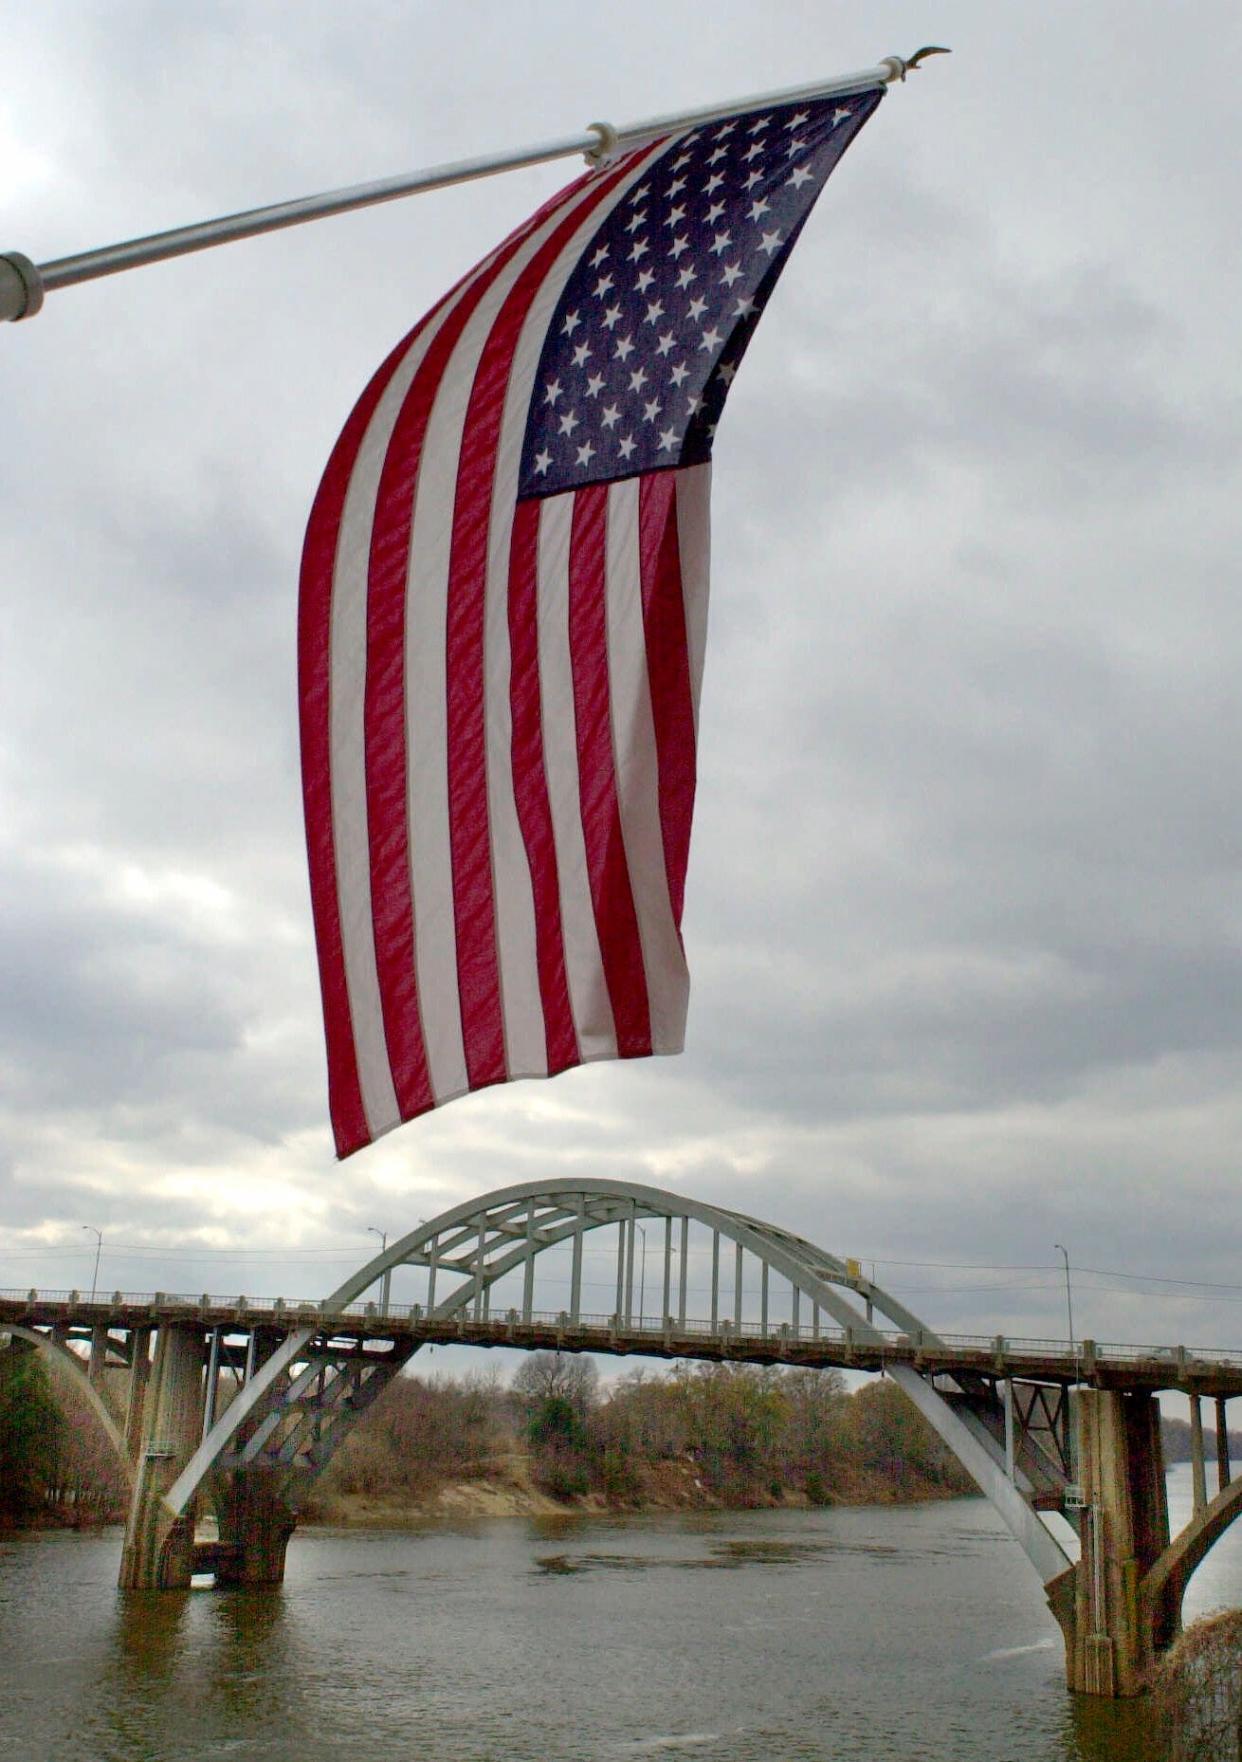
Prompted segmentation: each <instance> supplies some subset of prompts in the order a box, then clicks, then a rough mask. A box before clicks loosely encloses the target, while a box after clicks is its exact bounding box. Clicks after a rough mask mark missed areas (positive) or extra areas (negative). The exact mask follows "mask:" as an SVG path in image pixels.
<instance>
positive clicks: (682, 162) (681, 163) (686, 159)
mask: <svg viewBox="0 0 1242 1762" xmlns="http://www.w3.org/2000/svg"><path fill="white" fill-rule="evenodd" d="M693 158H694V154H693V153H683V154H682V156H681V158H680V159H674V161H673V170H674V171H682V170H684V168H685V167H686V166H687V165H689V163H690V161H691V160H692V159H693Z"/></svg>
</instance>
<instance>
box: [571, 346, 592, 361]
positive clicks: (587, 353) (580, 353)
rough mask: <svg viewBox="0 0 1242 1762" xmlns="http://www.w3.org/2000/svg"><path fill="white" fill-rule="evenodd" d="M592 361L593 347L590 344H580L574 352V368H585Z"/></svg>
mask: <svg viewBox="0 0 1242 1762" xmlns="http://www.w3.org/2000/svg"><path fill="white" fill-rule="evenodd" d="M590 359H591V345H590V344H589V343H579V344H578V347H577V348H576V349H575V350H574V366H575V367H585V366H586V364H587V362H588V361H589V360H590Z"/></svg>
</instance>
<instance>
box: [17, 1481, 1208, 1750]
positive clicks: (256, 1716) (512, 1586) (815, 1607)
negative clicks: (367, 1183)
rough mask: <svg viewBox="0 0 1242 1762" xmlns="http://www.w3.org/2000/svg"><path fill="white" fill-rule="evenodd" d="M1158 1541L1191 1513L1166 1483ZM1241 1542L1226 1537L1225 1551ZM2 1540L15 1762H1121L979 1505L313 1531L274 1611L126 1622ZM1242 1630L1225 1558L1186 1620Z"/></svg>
mask: <svg viewBox="0 0 1242 1762" xmlns="http://www.w3.org/2000/svg"><path fill="white" fill-rule="evenodd" d="M1170 1491H1171V1503H1172V1505H1173V1507H1174V1523H1175V1525H1177V1524H1179V1523H1180V1521H1181V1520H1182V1519H1183V1517H1184V1514H1185V1512H1186V1510H1187V1508H1188V1506H1189V1482H1188V1476H1187V1472H1186V1471H1185V1470H1184V1469H1178V1470H1174V1471H1173V1473H1172V1474H1171V1476H1170ZM1239 1530H1240V1531H1242V1526H1239ZM119 1552H120V1535H119V1532H115V1531H109V1532H106V1533H105V1534H104V1535H102V1536H100V1535H87V1534H80V1535H74V1534H68V1533H49V1532H44V1533H36V1534H26V1535H20V1536H16V1537H14V1536H8V1537H4V1538H0V1756H3V1757H4V1758H5V1759H6V1762H8V1759H10V1758H11V1759H12V1762H53V1759H55V1762H204V1759H206V1758H212V1759H213V1762H214V1759H216V1758H230V1759H235V1762H260V1759H262V1762H345V1759H346V1758H349V1762H366V1759H368V1758H370V1757H372V1756H379V1755H381V1754H383V1753H384V1752H386V1751H387V1752H388V1753H390V1754H391V1755H392V1756H393V1757H399V1758H402V1759H403V1762H404V1759H405V1758H411V1759H413V1758H418V1759H419V1762H638V1759H642V1758H652V1759H656V1762H658V1759H660V1758H673V1759H677V1758H696V1757H702V1758H704V1762H800V1759H802V1758H806V1759H811V1758H814V1759H815V1762H821V1759H825V1762H826V1759H829V1758H831V1759H833V1762H836V1759H838V1758H839V1759H840V1762H847V1759H848V1762H941V1759H943V1762H1054V1759H1055V1762H1074V1759H1080V1762H1122V1759H1124V1762H1136V1759H1137V1758H1138V1757H1139V1756H1140V1755H1141V1754H1142V1741H1141V1735H1142V1729H1143V1723H1144V1722H1143V1712H1142V1709H1141V1707H1136V1706H1134V1705H1125V1704H1121V1705H1102V1704H1099V1703H1091V1702H1085V1701H1082V1700H1078V1699H1076V1698H1071V1697H1070V1696H1068V1695H1067V1694H1066V1692H1065V1689H1064V1686H1063V1675H1062V1670H1063V1665H1062V1651H1061V1642H1060V1637H1059V1633H1058V1630H1057V1628H1056V1626H1055V1623H1054V1622H1053V1620H1052V1617H1051V1616H1050V1614H1049V1613H1048V1610H1047V1607H1046V1605H1045V1603H1044V1600H1043V1593H1042V1591H1041V1589H1040V1587H1039V1585H1038V1583H1037V1582H1036V1581H1035V1578H1034V1575H1033V1574H1031V1573H1030V1571H1029V1569H1028V1568H1027V1566H1026V1563H1025V1561H1024V1560H1023V1559H1022V1558H1021V1557H1020V1555H1019V1554H1018V1551H1017V1548H1016V1546H1015V1545H1014V1544H1013V1543H1012V1542H1011V1541H1010V1540H1009V1538H1008V1536H1007V1534H1006V1533H1005V1532H1004V1531H1003V1530H1002V1529H1001V1528H1000V1526H999V1524H998V1522H997V1520H996V1518H995V1517H994V1516H993V1514H992V1512H991V1509H990V1507H989V1506H987V1505H986V1504H985V1503H984V1502H983V1501H982V1500H979V1499H963V1500H955V1501H952V1502H951V1503H947V1504H932V1505H920V1506H906V1507H900V1506H899V1507H893V1506H888V1507H863V1508H848V1509H847V1508H839V1509H833V1510H821V1511H790V1512H782V1511H763V1512H725V1513H720V1512H713V1513H694V1514H678V1515H675V1516H670V1515H659V1516H646V1517H620V1518H596V1517H591V1518H577V1517H573V1518H564V1519H562V1518H555V1519H551V1520H549V1519H537V1520H536V1519H512V1520H495V1519H492V1520H489V1521H487V1522H480V1523H477V1524H469V1525H455V1526H453V1527H447V1526H445V1525H436V1526H434V1527H427V1528H423V1529H418V1530H402V1531H390V1530H386V1531H358V1530H351V1531H342V1530H311V1529H308V1530H305V1531H302V1532H300V1533H299V1534H298V1535H297V1536H295V1538H294V1540H293V1542H292V1544H291V1546H290V1549H289V1569H288V1576H287V1579H286V1582H285V1584H284V1585H283V1586H282V1587H280V1588H279V1589H275V1590H270V1591H262V1592H247V1591H234V1592H219V1593H218V1592H214V1591H208V1590H202V1591H199V1590H194V1591H191V1592H189V1593H188V1594H184V1595H163V1596H160V1595H156V1596H149V1595H147V1596H122V1595H121V1594H120V1593H118V1592H117V1590H116V1589H115V1577H116V1569H117V1563H118V1558H119ZM1233 1602H1238V1603H1242V1533H1236V1534H1233V1535H1231V1536H1228V1537H1226V1538H1225V1540H1224V1542H1222V1543H1221V1544H1220V1545H1219V1547H1218V1549H1217V1550H1216V1552H1215V1554H1214V1555H1213V1556H1210V1557H1209V1559H1208V1561H1207V1562H1205V1564H1204V1566H1203V1567H1202V1568H1201V1569H1200V1572H1199V1574H1198V1575H1197V1577H1196V1580H1195V1581H1194V1583H1193V1584H1192V1586H1191V1590H1190V1593H1189V1595H1188V1598H1187V1614H1188V1616H1190V1615H1194V1614H1196V1613H1201V1612H1202V1611H1203V1610H1205V1609H1207V1608H1211V1607H1214V1606H1218V1605H1220V1604H1223V1603H1233Z"/></svg>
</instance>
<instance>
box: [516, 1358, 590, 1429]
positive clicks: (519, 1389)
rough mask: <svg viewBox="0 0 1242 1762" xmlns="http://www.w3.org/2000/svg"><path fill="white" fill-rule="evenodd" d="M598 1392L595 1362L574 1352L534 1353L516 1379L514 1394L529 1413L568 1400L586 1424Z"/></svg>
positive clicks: (520, 1368) (521, 1368)
mask: <svg viewBox="0 0 1242 1762" xmlns="http://www.w3.org/2000/svg"><path fill="white" fill-rule="evenodd" d="M598 1389H599V1371H598V1370H597V1369H596V1368H595V1360H594V1359H593V1358H584V1357H582V1356H581V1355H580V1354H578V1353H574V1352H532V1353H531V1355H530V1357H529V1358H528V1359H526V1360H525V1361H524V1362H523V1363H522V1364H521V1365H520V1366H519V1368H518V1371H517V1374H516V1376H515V1377H514V1379H513V1393H514V1394H515V1395H516V1396H517V1397H518V1400H519V1401H520V1402H521V1403H522V1405H523V1407H524V1408H526V1409H527V1411H528V1412H533V1410H534V1409H535V1408H537V1407H539V1406H540V1405H542V1404H543V1403H544V1402H545V1401H567V1402H568V1403H569V1405H570V1406H571V1407H572V1408H573V1410H574V1413H575V1414H576V1415H577V1417H578V1419H579V1420H581V1421H583V1422H584V1423H585V1421H586V1417H587V1415H588V1414H589V1413H590V1411H591V1409H592V1408H593V1407H594V1406H595V1403H596V1401H597V1399H598Z"/></svg>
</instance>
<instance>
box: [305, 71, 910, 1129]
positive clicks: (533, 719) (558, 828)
mask: <svg viewBox="0 0 1242 1762" xmlns="http://www.w3.org/2000/svg"><path fill="white" fill-rule="evenodd" d="M881 96H882V92H881V91H880V90H871V91H867V92H862V93H859V94H857V95H854V96H849V97H844V98H842V97H831V98H823V99H818V100H811V101H803V102H801V103H798V104H785V105H779V106H776V107H769V108H767V109H765V110H763V111H758V112H750V113H745V114H739V115H736V116H731V117H725V118H722V119H720V120H718V121H715V122H712V123H709V124H706V125H700V126H698V127H695V128H690V129H687V130H686V131H685V132H680V133H675V134H671V135H666V136H664V137H662V138H660V139H657V140H652V141H649V142H647V143H645V144H643V145H640V146H638V147H635V148H633V149H631V150H629V151H627V152H625V153H624V154H623V155H621V156H619V157H617V158H616V159H615V160H613V161H612V162H611V163H605V164H603V165H601V166H600V167H598V168H596V169H594V170H592V171H591V172H589V173H588V174H587V175H585V176H584V177H582V178H580V179H579V180H578V181H576V182H575V183H573V184H571V185H570V186H569V187H568V188H567V189H565V190H562V191H561V192H560V193H559V194H557V195H556V196H554V197H553V198H552V199H551V201H549V202H548V203H547V204H546V205H545V206H544V207H543V208H541V209H540V210H539V212H538V213H537V214H535V215H534V216H533V217H532V218H531V219H530V220H528V221H527V222H526V223H525V224H524V225H523V226H521V227H519V228H518V230H517V231H516V232H514V233H513V234H512V235H511V236H510V237H509V238H508V239H506V240H505V242H504V243H503V244H502V245H500V246H499V247H498V248H497V249H496V250H495V251H493V252H492V253H491V255H490V256H488V257H487V258H485V259H484V261H483V262H482V263H480V264H479V265H478V267H477V268H475V269H473V270H471V271H470V273H469V274H468V275H466V276H464V277H463V279H462V280H461V281H460V282H459V283H458V284H457V286H456V287H455V288H453V289H452V291H451V292H450V293H448V294H447V295H446V296H445V297H444V298H443V299H442V300H441V301H440V302H439V303H438V304H437V305H436V306H435V307H433V309H432V310H431V311H430V312H429V313H428V314H427V316H426V317H425V318H424V319H423V320H422V321H421V322H420V323H419V324H418V325H416V326H415V328H414V329H413V330H412V331H411V332H410V334H409V335H408V336H407V337H406V338H405V339H404V340H403V341H402V342H401V343H400V344H399V345H398V346H397V348H396V349H395V350H394V351H393V352H392V354H391V355H390V356H389V357H388V359H387V360H386V361H385V362H384V364H383V366H382V367H381V368H380V369H379V371H378V373H377V374H376V375H375V377H374V378H373V379H372V381H371V383H370V385H369V386H368V387H367V389H366V391H365V392H364V393H363V395H362V397H361V399H360V400H359V402H358V404H357V406H356V408H355V409H354V411H353V414H352V415H351V416H350V418H349V421H348V423H347V424H346V426H345V429H344V431H343V433H342V434H341V437H340V440H339V441H338V443H337V445H336V448H335V450H334V451H333V454H332V457H331V459H330V461H329V464H328V467H327V470H326V472H325V474H324V478H323V481H322V483H321V485H320V488H319V492H318V495H317V497H316V500H315V504H314V508H313V511H312V513H311V518H310V524H309V527H308V530H307V535H306V544H305V551H304V556H303V564H302V582H301V602H300V612H299V673H300V695H301V732H302V768H303V792H304V799H305V810H306V826H307V840H308V845H309V855H310V874H311V895H312V904H313V910H314V918H315V929H316V937H317V942H318V950H319V967H320V980H321V985H322V991H323V1004H324V1018H325V1024H326V1031H327V1046H328V1080H329V1098H330V1106H331V1113H332V1122H333V1128H334V1131H335V1136H336V1146H337V1152H338V1154H339V1155H341V1156H347V1155H349V1154H350V1153H351V1152H352V1151H355V1150H357V1149H359V1148H360V1147H361V1146H363V1145H365V1144H369V1143H371V1142H372V1141H373V1140H374V1139H376V1138H378V1137H379V1136H380V1135H381V1134H382V1133H384V1132H387V1131H389V1130H391V1129H392V1128H393V1127H394V1126H396V1125H398V1124H399V1123H400V1122H401V1121H402V1120H408V1119H412V1118H413V1117H414V1116H416V1115H418V1114H420V1113H423V1112H425V1111H426V1110H427V1109H429V1108H432V1107H436V1106H438V1105H440V1104H441V1103H443V1102H445V1101H449V1100H451V1099H453V1098H454V1097H456V1096H459V1095H463V1094H465V1093H466V1092H468V1091H470V1090H474V1089H480V1088H483V1087H484V1086H485V1085H487V1084H491V1083H499V1082H504V1081H507V1080H509V1079H512V1078H516V1077H531V1076H549V1075H552V1074H554V1073H556V1072H558V1071H563V1070H566V1069H568V1068H569V1067H570V1066H573V1065H578V1064H583V1063H586V1062H588V1061H591V1060H595V1059H612V1058H639V1057H643V1056H646V1055H649V1054H652V1053H673V1052H680V1051H681V1049H682V1045H683V1041H684V1034H685V1020H686V1005H687V996H688V988H689V981H688V973H687V968H686V961H685V955H684V951H683V947H682V939H681V916H682V901H683V897H684V891H685V879H686V862H687V855H688V850H689V841H690V821H691V812H692V808H693V801H694V787H695V751H696V739H697V720H698V703H699V685H700V680H701V677H702V671H703V649H704V639H705V633H706V617H707V573H708V492H709V482H710V472H711V464H710V461H711V453H712V445H713V441H714V437H715V433H716V424H717V422H718V420H719V418H720V414H721V410H722V409H723V406H724V402H725V399H726V397H727V396H728V392H729V387H730V385H731V384H732V382H733V376H734V374H735V373H736V371H737V368H738V364H739V362H740V361H741V358H742V356H743V354H744V353H745V350H746V346H747V344H748V342H749V340H750V337H751V334H752V333H753V331H754V328H755V325H756V323H757V322H758V319H759V316H760V314H761V313H762V311H763V308H764V306H765V305H766V304H767V301H768V298H769V296H770V295H771V292H772V289H773V287H774V286H775V284H776V281H777V279H778V277H779V276H780V273H781V270H782V269H783V268H784V265H785V262H786V259H787V258H788V256H789V253H790V250H791V249H792V247H793V244H794V242H795V240H796V239H797V236H798V233H799V231H800V230H801V227H802V225H803V222H804V221H805V220H806V217H807V215H808V213H809V212H810V209H811V207H812V205H813V204H814V202H815V199H816V197H817V196H818V194H819V192H820V190H821V189H822V187H823V184H824V182H825V180H826V179H827V177H828V175H829V173H830V172H831V171H832V169H833V167H834V166H835V165H836V163H837V161H838V159H839V158H840V157H841V154H842V153H843V152H844V150H845V148H846V147H847V146H848V145H849V143H850V141H851V140H853V138H854V136H855V135H856V134H857V133H858V131H859V129H860V128H861V127H862V125H863V124H864V123H865V122H866V120H867V118H868V117H869V116H870V115H871V113H872V112H873V111H874V110H875V108H876V106H877V105H878V104H879V101H880V98H881Z"/></svg>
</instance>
